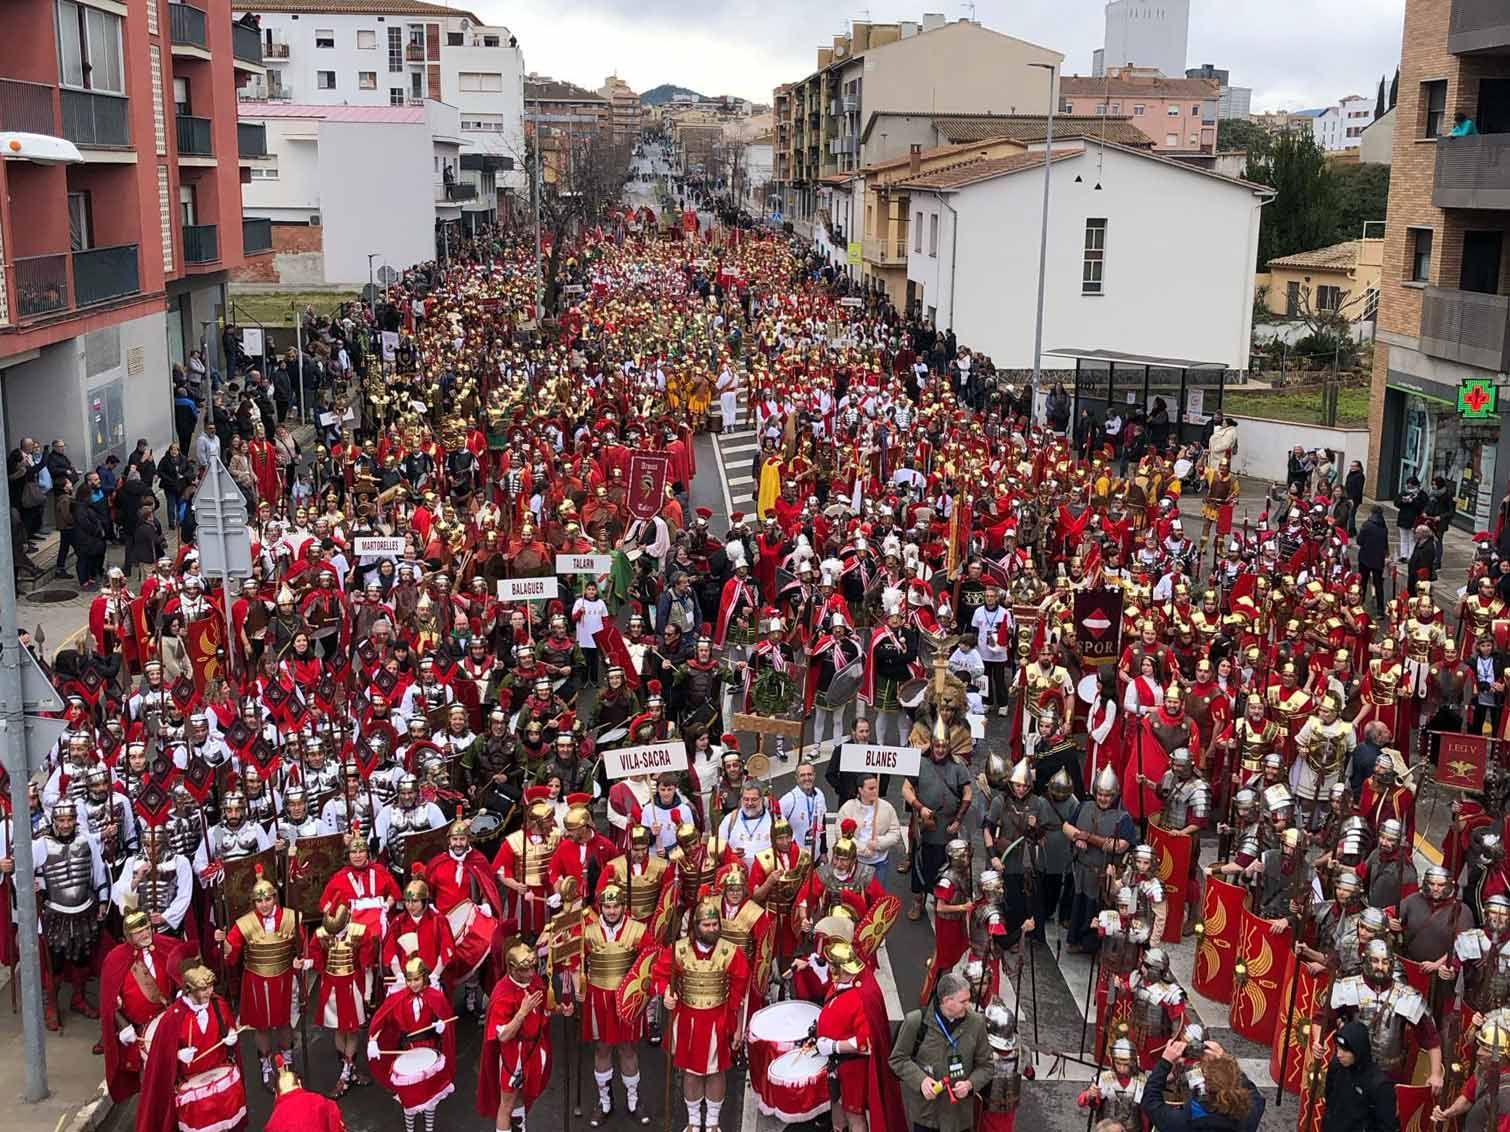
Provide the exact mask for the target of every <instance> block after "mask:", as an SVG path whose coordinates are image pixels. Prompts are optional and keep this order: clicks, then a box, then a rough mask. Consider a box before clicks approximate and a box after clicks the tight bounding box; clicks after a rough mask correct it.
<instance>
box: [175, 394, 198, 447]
mask: <svg viewBox="0 0 1510 1132" xmlns="http://www.w3.org/2000/svg"><path fill="white" fill-rule="evenodd" d="M198 427H199V406H198V405H197V404H195V403H194V398H192V397H190V396H189V387H188V386H187V385H180V386H179V387H178V388H177V389H175V390H173V432H174V435H176V436H177V437H178V447H179V450H180V451H183V452H187V451H188V450H189V449H190V448H192V447H193V445H194V430H195V429H196V428H198Z"/></svg>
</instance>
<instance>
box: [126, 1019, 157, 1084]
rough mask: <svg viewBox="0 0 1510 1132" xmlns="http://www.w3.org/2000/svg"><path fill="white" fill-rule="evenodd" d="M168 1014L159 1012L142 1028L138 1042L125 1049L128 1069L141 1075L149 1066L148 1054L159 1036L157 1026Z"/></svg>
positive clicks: (138, 1035) (137, 1037)
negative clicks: (143, 1069) (154, 1038)
mask: <svg viewBox="0 0 1510 1132" xmlns="http://www.w3.org/2000/svg"><path fill="white" fill-rule="evenodd" d="M166 1013H167V1011H166V1010H159V1011H158V1012H157V1013H156V1014H155V1015H154V1016H153V1018H152V1021H150V1022H148V1023H147V1024H146V1025H145V1026H143V1027H142V1030H141V1033H139V1034H137V1036H136V1041H135V1042H133V1043H132V1044H131V1045H129V1046H125V1047H124V1048H123V1050H122V1060H123V1061H124V1062H125V1065H126V1068H127V1069H131V1070H134V1071H136V1072H138V1073H140V1072H141V1071H142V1068H143V1067H144V1066H145V1065H146V1064H147V1054H148V1053H150V1052H151V1050H152V1039H153V1037H154V1036H156V1034H157V1024H158V1023H159V1022H161V1021H162V1020H163V1015H164V1014H166Z"/></svg>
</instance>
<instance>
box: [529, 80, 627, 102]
mask: <svg viewBox="0 0 1510 1132" xmlns="http://www.w3.org/2000/svg"><path fill="white" fill-rule="evenodd" d="M524 100H525V101H526V102H601V103H603V104H604V105H607V103H608V99H606V98H604V97H603V96H602V95H601V94H598V93H597V92H596V91H591V90H588V89H586V88H585V87H580V86H577V85H576V84H575V83H569V82H564V81H562V80H561V79H525V80H524Z"/></svg>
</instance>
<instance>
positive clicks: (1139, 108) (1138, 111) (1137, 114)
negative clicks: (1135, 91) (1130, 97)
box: [1133, 102, 1147, 118]
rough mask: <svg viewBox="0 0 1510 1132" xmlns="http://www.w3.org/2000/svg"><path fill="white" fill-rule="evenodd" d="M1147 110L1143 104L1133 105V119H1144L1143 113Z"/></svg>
mask: <svg viewBox="0 0 1510 1132" xmlns="http://www.w3.org/2000/svg"><path fill="white" fill-rule="evenodd" d="M1145 109H1147V108H1146V107H1145V106H1144V105H1143V104H1142V103H1141V102H1138V103H1134V104H1133V117H1134V118H1141V117H1143V111H1144V110H1145Z"/></svg>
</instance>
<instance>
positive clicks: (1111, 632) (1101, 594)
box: [1075, 589, 1123, 663]
mask: <svg viewBox="0 0 1510 1132" xmlns="http://www.w3.org/2000/svg"><path fill="white" fill-rule="evenodd" d="M1122 600H1123V599H1122V591H1121V590H1115V589H1103V590H1081V591H1080V592H1079V593H1077V594H1076V595H1075V625H1076V627H1077V629H1078V630H1079V632H1078V636H1079V638H1080V655H1081V657H1082V658H1083V659H1085V660H1087V661H1090V662H1091V663H1098V662H1101V661H1111V662H1112V663H1116V661H1117V659H1118V658H1119V657H1121V655H1122Z"/></svg>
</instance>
